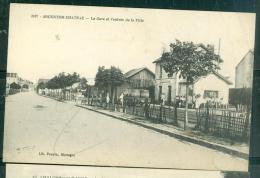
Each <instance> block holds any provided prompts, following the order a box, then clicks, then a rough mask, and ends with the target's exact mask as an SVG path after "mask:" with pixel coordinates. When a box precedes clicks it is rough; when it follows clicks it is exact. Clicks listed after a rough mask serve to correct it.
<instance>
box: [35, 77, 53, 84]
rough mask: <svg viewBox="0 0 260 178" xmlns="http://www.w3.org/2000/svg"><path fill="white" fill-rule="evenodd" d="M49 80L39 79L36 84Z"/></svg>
mask: <svg viewBox="0 0 260 178" xmlns="http://www.w3.org/2000/svg"><path fill="white" fill-rule="evenodd" d="M49 80H50V79H43V78H40V79H39V80H38V82H37V84H39V83H47V82H48V81H49Z"/></svg>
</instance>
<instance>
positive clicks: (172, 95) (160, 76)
mask: <svg viewBox="0 0 260 178" xmlns="http://www.w3.org/2000/svg"><path fill="white" fill-rule="evenodd" d="M160 60H161V58H158V59H157V60H155V61H154V62H153V63H154V64H155V89H154V92H155V101H157V102H158V101H161V99H164V100H166V101H167V103H171V102H174V101H175V99H176V93H177V88H176V87H177V79H176V74H173V76H168V74H167V73H166V72H165V71H164V69H163V68H162V66H161V64H160Z"/></svg>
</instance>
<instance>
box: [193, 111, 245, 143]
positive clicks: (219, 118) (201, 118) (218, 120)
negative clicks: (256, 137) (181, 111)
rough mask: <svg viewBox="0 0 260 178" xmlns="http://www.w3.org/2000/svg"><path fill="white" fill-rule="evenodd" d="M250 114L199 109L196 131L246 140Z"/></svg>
mask: <svg viewBox="0 0 260 178" xmlns="http://www.w3.org/2000/svg"><path fill="white" fill-rule="evenodd" d="M249 126H250V114H249V113H247V112H243V113H242V112H237V111H230V110H217V109H211V108H200V109H198V110H197V129H199V130H200V131H202V132H205V133H213V134H214V135H216V136H220V137H225V138H232V139H235V140H238V139H243V140H248V138H249V133H250V131H249V130H250V127H249Z"/></svg>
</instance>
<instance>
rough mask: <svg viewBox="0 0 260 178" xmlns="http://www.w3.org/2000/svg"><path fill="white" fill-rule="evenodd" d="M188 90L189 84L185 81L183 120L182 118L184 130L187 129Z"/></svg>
mask: <svg viewBox="0 0 260 178" xmlns="http://www.w3.org/2000/svg"><path fill="white" fill-rule="evenodd" d="M188 91H189V85H188V83H186V93H185V99H186V102H185V120H184V130H187V129H188V123H189V121H188Z"/></svg>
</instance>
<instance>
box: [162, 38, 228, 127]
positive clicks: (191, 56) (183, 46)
mask: <svg viewBox="0 0 260 178" xmlns="http://www.w3.org/2000/svg"><path fill="white" fill-rule="evenodd" d="M160 62H161V65H162V67H163V69H164V70H165V72H167V73H168V76H172V75H173V74H176V75H178V76H179V78H183V79H185V81H186V83H185V85H186V107H185V122H184V128H185V129H186V128H187V124H188V102H187V99H188V89H189V86H190V85H192V84H193V83H194V81H195V80H196V79H198V78H200V77H202V76H206V75H208V74H210V73H212V72H213V71H215V70H217V69H219V63H220V62H223V61H222V59H221V58H220V56H219V55H217V54H215V53H214V47H213V46H211V45H204V44H201V43H200V44H194V43H193V42H181V41H179V40H176V41H175V42H173V43H171V44H170V51H169V52H163V54H162V56H161V61H160Z"/></svg>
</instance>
